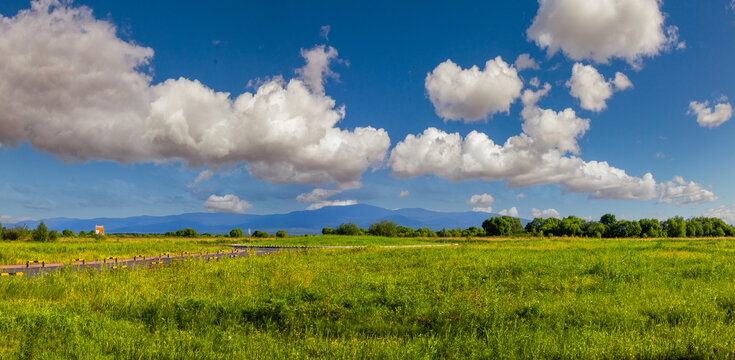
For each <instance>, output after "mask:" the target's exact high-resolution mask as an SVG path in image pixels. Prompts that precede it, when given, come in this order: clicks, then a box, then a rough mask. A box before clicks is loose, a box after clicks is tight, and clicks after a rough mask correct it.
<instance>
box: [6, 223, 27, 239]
mask: <svg viewBox="0 0 735 360" xmlns="http://www.w3.org/2000/svg"><path fill="white" fill-rule="evenodd" d="M27 232H28V229H27V228H25V227H21V226H16V227H14V228H4V229H3V231H2V233H3V239H4V240H11V241H12V240H20V239H21V238H22V237H23V235H24V234H25V233H27Z"/></svg>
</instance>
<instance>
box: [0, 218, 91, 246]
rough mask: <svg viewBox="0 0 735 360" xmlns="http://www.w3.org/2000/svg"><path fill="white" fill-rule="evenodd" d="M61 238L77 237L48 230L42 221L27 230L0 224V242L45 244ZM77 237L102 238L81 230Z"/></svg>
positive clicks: (22, 226) (68, 232)
mask: <svg viewBox="0 0 735 360" xmlns="http://www.w3.org/2000/svg"><path fill="white" fill-rule="evenodd" d="M62 236H64V237H75V236H77V235H76V234H74V232H73V231H71V230H68V229H67V230H64V231H62V232H58V231H56V230H49V229H48V227H47V226H46V224H45V223H44V222H43V221H41V222H40V223H39V224H38V226H36V228H35V229H29V228H28V226H26V225H16V226H14V227H3V226H2V224H0V240H11V241H12V240H33V241H37V242H47V241H56V240H58V239H59V238H60V237H62ZM79 237H91V238H96V239H102V238H103V236H102V235H98V234H96V233H95V231H94V230H92V231H90V232H86V231H84V230H82V231H80V232H79Z"/></svg>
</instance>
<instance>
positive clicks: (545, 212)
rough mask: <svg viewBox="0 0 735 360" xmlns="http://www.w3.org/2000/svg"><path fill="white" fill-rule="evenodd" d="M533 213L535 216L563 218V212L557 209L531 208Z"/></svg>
mask: <svg viewBox="0 0 735 360" xmlns="http://www.w3.org/2000/svg"><path fill="white" fill-rule="evenodd" d="M531 215H532V216H533V217H535V218H550V217H553V218H557V219H561V214H559V212H558V211H556V209H546V210H539V209H536V208H533V209H531Z"/></svg>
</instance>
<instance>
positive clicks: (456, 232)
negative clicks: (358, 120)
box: [322, 214, 735, 238]
mask: <svg viewBox="0 0 735 360" xmlns="http://www.w3.org/2000/svg"><path fill="white" fill-rule="evenodd" d="M322 234H323V235H332V234H334V235H352V236H357V235H374V236H385V237H483V236H534V237H539V236H571V237H589V238H660V237H724V236H735V227H733V226H730V225H728V224H726V223H725V222H724V221H722V220H721V219H718V218H708V217H692V218H689V219H686V220H685V219H684V218H682V217H680V216H677V217H673V218H670V219H667V220H665V221H659V220H658V219H640V220H637V221H634V220H617V219H616V218H615V215H613V214H605V215H603V216H602V217H601V218H600V220H599V221H588V220H584V219H581V218H578V217H576V216H567V217H565V218H563V219H557V218H553V217H551V218H535V219H533V221H531V222H529V223H528V224H526V226H523V224H522V223H521V220H520V219H518V218H513V217H510V216H497V217H493V218H490V219H486V220H485V221H483V223H482V227H481V228H477V227H474V226H470V227H469V228H467V229H460V228H457V229H450V230H447V229H442V230H439V231H436V232H435V231H433V230H431V229H428V228H419V229H415V230H414V229H411V228H409V227H405V226H400V225H397V224H396V223H395V222H393V221H388V220H383V221H381V222H377V223H373V224H370V227H369V228H368V229H363V228H360V227H359V226H357V225H355V224H353V223H345V224H340V225H339V226H338V227H337V228H334V229H333V228H329V227H325V228H323V229H322Z"/></svg>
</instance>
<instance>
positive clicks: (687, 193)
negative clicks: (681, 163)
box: [658, 176, 718, 206]
mask: <svg viewBox="0 0 735 360" xmlns="http://www.w3.org/2000/svg"><path fill="white" fill-rule="evenodd" d="M658 187H659V191H660V193H661V198H660V199H659V201H658V202H659V203H667V204H668V203H672V202H676V205H679V206H682V205H689V204H701V203H705V202H710V201H715V200H717V199H718V197H717V196H715V194H714V193H712V192H711V191H709V190H707V189H705V188H704V187H702V185H700V184H697V183H695V182H693V181H690V182H686V181H685V180H684V179H683V178H682V177H681V176H675V177H674V179H673V180H672V181H668V182H665V183H662V184H659V186H658Z"/></svg>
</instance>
